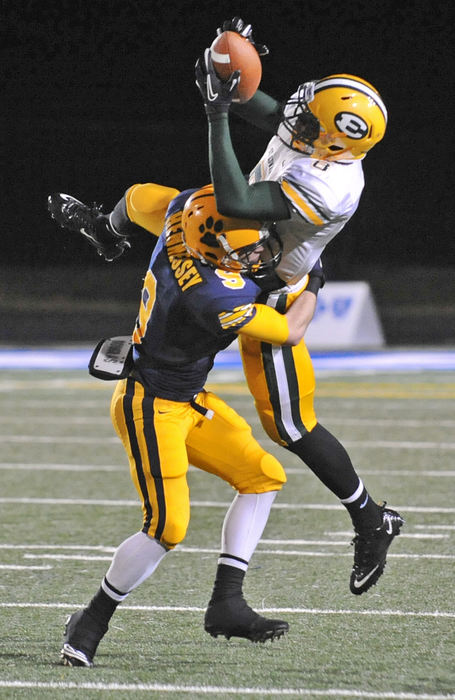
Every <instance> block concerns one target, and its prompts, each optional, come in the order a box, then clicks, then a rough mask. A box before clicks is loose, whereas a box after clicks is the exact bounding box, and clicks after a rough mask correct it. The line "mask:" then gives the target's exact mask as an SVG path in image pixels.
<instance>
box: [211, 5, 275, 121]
mask: <svg viewBox="0 0 455 700" xmlns="http://www.w3.org/2000/svg"><path fill="white" fill-rule="evenodd" d="M222 32H236V33H237V34H240V35H241V36H243V37H244V38H245V39H246V40H247V41H249V42H250V43H251V44H253V46H254V48H255V49H256V51H257V52H258V54H259V56H261V57H262V56H267V55H268V53H269V50H268V48H267V46H266V45H265V44H262V43H260V42H258V41H256V39H255V37H254V36H253V27H252V26H251V24H247V23H246V22H245V21H244V20H243V19H242V18H241V17H233V18H232V19H227V20H225V21H224V22H223V23H222V25H221V27H218V29H217V30H216V33H217V34H218V35H219V34H222ZM231 109H232V112H233V113H234V114H236V115H237V116H239V117H241V118H242V119H244V120H245V121H247V122H250V123H251V124H253V125H254V126H257V127H258V128H260V129H263V130H264V131H267V132H269V133H270V134H274V133H275V132H276V130H277V128H278V125H279V123H280V120H281V114H282V106H281V104H280V102H278V101H277V100H275V99H274V98H273V97H271V96H270V95H267V94H266V93H265V92H262V90H257V91H256V93H255V94H254V95H253V97H252V98H251V99H250V100H248V102H244V103H236V102H234V103H233V104H232V108H231Z"/></svg>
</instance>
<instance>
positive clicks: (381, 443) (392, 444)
mask: <svg viewBox="0 0 455 700" xmlns="http://www.w3.org/2000/svg"><path fill="white" fill-rule="evenodd" d="M67 422H68V425H71V419H70V418H68V421H67ZM0 442H2V443H8V442H12V443H29V442H35V443H36V442H37V443H77V444H87V445H90V444H93V443H103V444H105V443H111V442H115V443H119V444H120V440H119V439H118V438H117V437H111V436H107V437H97V438H93V437H79V436H73V435H68V436H59V435H0ZM259 442H261V443H264V442H265V440H259ZM343 444H344V445H345V446H346V447H368V449H373V448H378V449H381V448H386V449H413V450H434V449H438V450H455V442H436V441H429V442H422V441H421V442H417V441H413V440H345V441H344V443H343Z"/></svg>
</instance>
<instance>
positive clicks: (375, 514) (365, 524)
mask: <svg viewBox="0 0 455 700" xmlns="http://www.w3.org/2000/svg"><path fill="white" fill-rule="evenodd" d="M360 483H361V484H362V482H360ZM362 486H363V484H362ZM343 505H344V507H345V508H346V510H347V511H348V513H349V515H350V516H351V520H352V524H353V525H354V528H355V530H357V531H362V530H373V529H375V528H377V527H380V526H381V525H382V514H381V508H380V506H379V505H378V504H377V503H375V502H374V501H373V499H372V498H371V496H370V494H369V493H368V491H367V490H366V488H365V486H363V489H362V492H361V494H360V496H359V497H358V498H356V499H355V501H351V502H350V503H343Z"/></svg>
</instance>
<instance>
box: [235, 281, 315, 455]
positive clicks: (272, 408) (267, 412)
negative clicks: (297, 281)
mask: <svg viewBox="0 0 455 700" xmlns="http://www.w3.org/2000/svg"><path fill="white" fill-rule="evenodd" d="M303 291H304V288H303V289H301V290H299V291H297V292H296V293H294V294H276V293H274V294H270V295H269V297H268V299H267V301H264V302H262V303H267V304H268V305H269V306H273V307H274V308H275V309H276V310H277V311H279V312H281V313H284V312H285V310H286V309H287V308H288V307H289V305H290V304H291V302H292V301H293V300H294V299H295V298H296V296H298V295H299V294H301V293H302V292H303ZM261 301H262V299H261ZM239 347H240V352H241V356H242V362H243V369H244V372H245V377H246V380H247V383H248V387H249V389H250V392H251V394H252V395H253V397H254V400H255V404H256V410H257V412H258V414H259V417H260V419H261V423H262V425H263V427H264V430H265V431H266V433H267V434H268V435H269V437H270V438H271V439H272V440H274V442H277V443H278V444H280V445H285V446H286V445H289V444H290V443H292V442H296V441H297V440H299V439H300V438H301V437H303V435H305V433H306V432H309V431H310V430H312V429H313V428H314V426H315V425H316V423H317V418H316V414H315V412H314V391H315V378H314V369H313V363H312V362H311V358H310V354H309V352H308V349H307V347H306V345H305V342H304V341H303V340H301V341H300V343H299V344H298V345H294V346H291V345H270V344H269V343H261V342H260V341H258V340H253V339H252V338H248V337H247V336H245V335H243V336H242V335H241V334H240V335H239Z"/></svg>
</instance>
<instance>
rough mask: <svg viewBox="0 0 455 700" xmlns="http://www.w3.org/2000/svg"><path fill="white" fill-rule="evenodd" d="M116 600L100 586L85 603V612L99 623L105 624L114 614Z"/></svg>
mask: <svg viewBox="0 0 455 700" xmlns="http://www.w3.org/2000/svg"><path fill="white" fill-rule="evenodd" d="M118 604H119V603H118V601H117V600H113V599H112V598H110V597H109V596H108V595H107V593H105V592H104V591H103V589H102V588H101V587H100V588H99V590H98V591H97V593H95V595H94V596H93V598H92V599H91V601H90V603H89V604H88V605H87V612H88V613H89V614H90V615H91V616H92V617H93V618H94V619H95V620H96V621H97V622H99V623H101V624H103V625H107V624H108V623H109V620H110V619H111V617H112V615H113V614H114V612H115V610H116V608H117V606H118Z"/></svg>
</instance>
